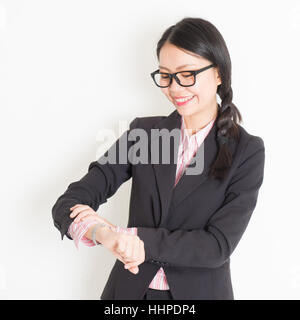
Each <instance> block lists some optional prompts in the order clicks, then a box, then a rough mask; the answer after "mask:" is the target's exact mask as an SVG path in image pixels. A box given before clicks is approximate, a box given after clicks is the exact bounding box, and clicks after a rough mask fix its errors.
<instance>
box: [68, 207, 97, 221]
mask: <svg viewBox="0 0 300 320" xmlns="http://www.w3.org/2000/svg"><path fill="white" fill-rule="evenodd" d="M86 210H91V212H93V211H94V210H93V209H92V208H90V207H88V206H87V207H78V208H76V209H74V211H73V212H72V213H70V217H71V218H74V217H76V216H77V215H78V214H79V213H81V212H83V211H86Z"/></svg>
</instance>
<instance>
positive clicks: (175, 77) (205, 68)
mask: <svg viewBox="0 0 300 320" xmlns="http://www.w3.org/2000/svg"><path fill="white" fill-rule="evenodd" d="M212 67H216V65H215V64H210V65H209V66H206V67H204V68H201V69H199V70H184V71H178V72H175V73H167V72H159V69H157V70H155V71H153V72H151V73H150V75H151V77H152V79H153V81H154V83H155V84H156V85H157V86H158V87H159V88H168V87H169V86H170V85H171V84H172V82H173V78H174V79H175V80H176V82H177V83H178V84H179V85H180V86H182V87H192V86H193V85H195V83H196V75H197V74H198V73H200V72H203V71H205V70H207V69H209V68H212ZM183 72H191V73H192V75H193V76H194V83H193V84H189V85H182V84H181V83H180V80H179V79H178V77H177V73H183ZM157 73H160V74H166V75H168V76H169V78H170V83H169V85H168V86H160V85H158V84H157V83H156V81H155V79H154V77H155V75H156V74H157Z"/></svg>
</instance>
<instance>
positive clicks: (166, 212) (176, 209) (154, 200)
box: [52, 110, 265, 300]
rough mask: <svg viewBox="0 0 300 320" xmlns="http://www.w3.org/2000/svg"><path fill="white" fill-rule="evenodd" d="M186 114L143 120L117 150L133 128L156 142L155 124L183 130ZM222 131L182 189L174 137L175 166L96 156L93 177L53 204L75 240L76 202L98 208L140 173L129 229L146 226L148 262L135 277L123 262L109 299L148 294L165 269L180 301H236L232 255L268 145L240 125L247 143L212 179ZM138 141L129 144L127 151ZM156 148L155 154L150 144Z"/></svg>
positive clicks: (109, 286)
mask: <svg viewBox="0 0 300 320" xmlns="http://www.w3.org/2000/svg"><path fill="white" fill-rule="evenodd" d="M180 117H181V116H180V114H179V113H178V112H177V110H175V111H173V112H172V113H171V114H170V115H169V116H153V117H138V118H135V119H134V120H133V121H132V122H131V123H130V128H129V130H127V131H126V132H124V133H123V135H122V136H121V137H120V138H119V139H118V140H117V141H116V142H115V143H114V144H113V146H112V147H111V148H114V147H117V148H116V150H117V155H118V145H119V141H120V139H121V138H122V137H124V135H125V134H127V133H129V132H130V130H132V129H133V128H143V129H145V130H146V131H147V132H148V133H149V134H148V137H149V139H151V134H150V129H151V128H158V129H163V128H166V129H168V130H172V129H173V128H178V129H179V128H180V125H181V122H180V119H181V118H180ZM216 129H217V128H216V121H215V122H214V125H213V127H212V129H211V130H210V132H209V134H208V135H207V136H206V138H205V140H204V170H203V172H202V173H201V174H199V175H183V176H182V177H181V179H180V180H179V182H178V184H177V185H176V187H175V188H174V187H173V186H174V182H175V174H176V161H175V160H174V159H175V156H172V155H173V151H174V148H177V147H178V144H177V143H175V142H173V143H172V141H174V140H172V139H171V152H170V153H171V160H172V161H171V164H165V163H158V164H153V163H151V161H150V160H149V162H148V164H142V163H139V164H132V163H131V162H130V161H128V162H127V164H122V163H118V161H117V163H116V164H111V163H110V164H108V163H107V164H100V163H99V162H98V161H94V162H91V163H90V165H89V167H88V172H87V174H86V175H85V176H83V177H82V178H81V179H80V180H79V181H76V182H73V183H71V184H70V185H69V186H68V188H67V190H66V191H65V192H64V193H63V194H62V195H61V196H60V197H59V198H58V199H57V201H56V203H55V204H54V206H53V208H52V216H53V220H54V225H55V226H56V227H57V228H58V229H59V231H60V232H61V238H62V239H63V237H64V235H66V236H67V237H68V238H70V237H69V235H68V234H67V230H68V227H69V225H70V224H71V223H72V221H73V220H74V218H73V219H71V218H70V217H69V213H70V210H69V208H70V207H71V206H73V205H75V204H77V203H82V204H87V205H89V206H90V207H92V208H93V209H94V210H95V211H96V210H98V208H99V206H100V205H101V204H103V203H105V202H107V199H108V198H110V197H111V196H112V195H113V194H114V193H115V192H116V191H117V190H118V188H119V187H120V185H121V184H122V183H124V182H125V181H127V180H129V179H130V178H132V189H131V196H130V206H129V220H128V224H127V227H137V228H138V234H137V235H138V236H139V237H140V239H141V240H143V241H144V247H145V261H144V263H142V264H141V265H139V269H140V271H139V273H138V274H136V275H135V274H132V273H131V272H130V271H128V270H126V269H124V264H123V263H122V262H121V261H119V260H117V259H116V262H115V264H114V266H113V268H112V270H111V273H110V275H109V278H108V281H107V283H106V285H105V288H104V290H103V292H102V294H101V299H102V300H107V299H113V300H123V299H124V300H130V299H132V300H139V299H142V298H143V296H144V294H145V292H146V290H147V289H148V286H149V284H150V282H151V281H152V279H153V277H154V276H155V274H156V272H157V271H158V269H159V268H160V267H163V269H164V272H165V274H166V277H167V281H168V284H169V287H170V290H171V294H172V296H173V297H174V299H176V300H179V299H182V300H190V299H191V300H193V299H194V300H202V299H234V295H233V289H232V283H231V275H230V255H231V254H232V252H233V251H234V249H235V248H236V246H237V244H238V242H239V241H240V239H241V237H242V235H243V233H244V231H245V229H246V227H247V225H248V222H249V219H250V217H251V215H252V212H253V210H254V208H255V206H256V202H257V197H258V192H259V188H260V186H261V184H262V182H263V174H264V162H265V148H264V142H263V140H262V139H261V138H260V137H258V136H254V135H251V134H249V133H247V132H246V130H245V129H244V128H243V127H241V126H239V129H240V138H239V141H238V142H237V143H236V142H231V143H230V145H229V147H230V148H231V150H232V152H233V163H232V166H231V169H230V171H229V174H228V176H227V177H226V179H225V180H223V181H219V180H216V179H211V178H210V177H208V168H209V166H210V165H211V164H212V162H213V160H214V158H215V157H216V155H217V142H216V132H217V130H216ZM134 143H135V142H133V141H128V148H127V151H128V150H129V148H130V147H131V146H132V145H133V144H134ZM148 148H149V155H151V148H150V141H149V144H148ZM199 149H200V148H199ZM176 150H177V149H175V151H176ZM107 152H108V151H107ZM107 152H106V153H105V155H107V154H108V153H107ZM175 154H176V153H175ZM117 159H118V158H117ZM149 159H150V158H149ZM70 239H71V238H70Z"/></svg>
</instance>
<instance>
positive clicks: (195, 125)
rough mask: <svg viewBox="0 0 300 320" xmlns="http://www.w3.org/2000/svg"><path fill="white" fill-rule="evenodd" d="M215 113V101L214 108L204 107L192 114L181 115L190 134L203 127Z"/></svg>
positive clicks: (216, 108) (214, 116)
mask: <svg viewBox="0 0 300 320" xmlns="http://www.w3.org/2000/svg"><path fill="white" fill-rule="evenodd" d="M217 114H218V104H217V103H216V105H215V107H214V108H210V109H205V110H203V111H200V112H197V113H194V114H192V115H187V116H183V118H184V123H185V127H186V128H187V129H189V130H188V134H189V135H190V136H191V135H193V134H195V133H196V132H198V131H199V130H201V129H203V128H204V127H205V126H206V125H207V124H208V123H209V122H210V121H211V120H213V119H214V118H216V117H217Z"/></svg>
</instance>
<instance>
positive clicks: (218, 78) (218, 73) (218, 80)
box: [215, 68, 222, 86]
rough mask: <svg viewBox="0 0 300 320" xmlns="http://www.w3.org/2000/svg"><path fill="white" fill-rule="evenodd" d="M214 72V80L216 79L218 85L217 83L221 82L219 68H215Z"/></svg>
mask: <svg viewBox="0 0 300 320" xmlns="http://www.w3.org/2000/svg"><path fill="white" fill-rule="evenodd" d="M215 72H216V81H217V86H218V85H220V84H221V83H222V80H221V76H220V72H219V68H217V69H216V70H215Z"/></svg>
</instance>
